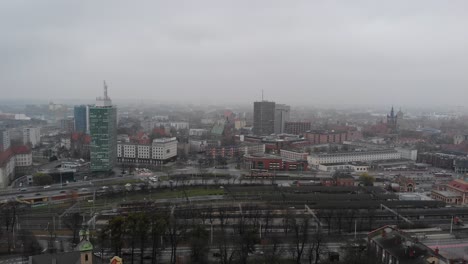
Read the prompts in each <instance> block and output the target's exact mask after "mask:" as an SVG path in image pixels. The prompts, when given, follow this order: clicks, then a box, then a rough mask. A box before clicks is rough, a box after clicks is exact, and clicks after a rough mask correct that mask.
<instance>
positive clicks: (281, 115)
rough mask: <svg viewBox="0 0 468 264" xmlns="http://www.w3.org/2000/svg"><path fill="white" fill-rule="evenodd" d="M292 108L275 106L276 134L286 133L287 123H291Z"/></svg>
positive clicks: (283, 105)
mask: <svg viewBox="0 0 468 264" xmlns="http://www.w3.org/2000/svg"><path fill="white" fill-rule="evenodd" d="M290 112H291V107H290V106H289V105H285V104H276V105H275V134H282V133H284V129H285V123H286V122H288V121H289V116H290Z"/></svg>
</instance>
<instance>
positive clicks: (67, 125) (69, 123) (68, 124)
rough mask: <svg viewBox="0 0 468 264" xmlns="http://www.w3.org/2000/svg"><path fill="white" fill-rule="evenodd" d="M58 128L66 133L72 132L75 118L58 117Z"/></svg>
mask: <svg viewBox="0 0 468 264" xmlns="http://www.w3.org/2000/svg"><path fill="white" fill-rule="evenodd" d="M60 129H61V130H62V131H63V132H66V133H71V132H73V130H74V129H75V120H74V119H73V118H65V119H60Z"/></svg>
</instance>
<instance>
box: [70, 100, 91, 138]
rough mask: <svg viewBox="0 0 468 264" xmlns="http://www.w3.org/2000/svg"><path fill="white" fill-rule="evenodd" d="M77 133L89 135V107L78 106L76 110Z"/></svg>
mask: <svg viewBox="0 0 468 264" xmlns="http://www.w3.org/2000/svg"><path fill="white" fill-rule="evenodd" d="M74 116H75V131H76V132H80V133H89V106H87V105H76V106H75V108H74Z"/></svg>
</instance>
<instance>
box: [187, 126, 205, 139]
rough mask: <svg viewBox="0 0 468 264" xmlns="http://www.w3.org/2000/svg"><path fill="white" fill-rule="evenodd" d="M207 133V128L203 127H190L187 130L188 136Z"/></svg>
mask: <svg viewBox="0 0 468 264" xmlns="http://www.w3.org/2000/svg"><path fill="white" fill-rule="evenodd" d="M207 134H208V130H206V129H203V128H191V129H190V130H189V136H191V137H201V136H205V135H207Z"/></svg>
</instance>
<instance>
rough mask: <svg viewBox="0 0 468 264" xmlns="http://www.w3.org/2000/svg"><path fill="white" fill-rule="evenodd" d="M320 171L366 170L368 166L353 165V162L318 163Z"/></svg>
mask: <svg viewBox="0 0 468 264" xmlns="http://www.w3.org/2000/svg"><path fill="white" fill-rule="evenodd" d="M318 169H319V170H320V171H327V172H334V171H353V172H368V171H369V166H367V165H355V164H345V163H340V164H320V165H318Z"/></svg>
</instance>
